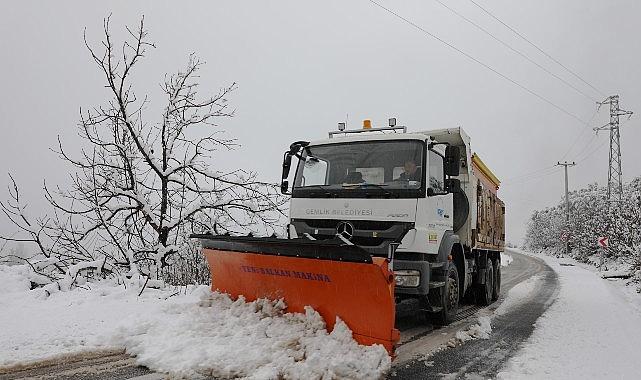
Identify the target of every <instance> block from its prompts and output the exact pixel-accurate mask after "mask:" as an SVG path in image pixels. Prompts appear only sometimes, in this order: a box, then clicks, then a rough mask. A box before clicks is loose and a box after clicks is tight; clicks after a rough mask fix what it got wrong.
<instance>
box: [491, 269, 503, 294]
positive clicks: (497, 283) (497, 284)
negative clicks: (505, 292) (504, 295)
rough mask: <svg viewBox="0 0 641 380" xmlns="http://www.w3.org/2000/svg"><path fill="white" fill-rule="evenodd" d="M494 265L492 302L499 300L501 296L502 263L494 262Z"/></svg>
mask: <svg viewBox="0 0 641 380" xmlns="http://www.w3.org/2000/svg"><path fill="white" fill-rule="evenodd" d="M493 263H494V288H493V289H494V290H493V291H492V301H496V300H497V299H499V295H500V294H501V263H499V261H498V260H493Z"/></svg>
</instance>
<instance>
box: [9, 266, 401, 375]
mask: <svg viewBox="0 0 641 380" xmlns="http://www.w3.org/2000/svg"><path fill="white" fill-rule="evenodd" d="M26 273H27V268H25V267H23V266H13V267H7V266H0V284H1V285H2V289H3V291H2V292H0V326H2V329H0V342H2V346H1V347H0V366H6V365H13V364H17V363H23V362H26V361H33V360H38V359H42V358H47V357H51V356H57V355H61V354H67V353H76V352H81V351H88V350H96V349H108V348H118V347H125V348H126V349H127V352H129V353H131V354H134V355H137V360H138V362H139V363H140V364H142V365H146V366H148V367H150V368H151V369H153V370H156V371H161V372H171V373H173V374H176V375H180V376H184V377H188V378H198V377H201V376H212V375H213V376H220V377H247V378H256V379H268V378H309V379H320V378H352V379H369V378H378V377H381V376H383V375H384V374H385V373H386V372H387V371H388V370H389V368H390V365H391V362H390V358H389V356H388V355H387V351H386V350H385V349H384V348H383V347H382V346H372V347H367V346H360V345H358V344H357V343H356V342H355V341H354V340H353V339H352V335H351V331H350V330H349V328H348V327H347V326H346V325H345V324H344V323H342V322H340V321H339V322H338V323H337V324H336V327H335V328H334V330H333V331H332V332H331V333H328V332H327V331H326V329H325V323H324V322H323V320H322V318H321V317H320V315H319V314H318V313H316V312H315V311H314V310H312V309H308V310H307V311H306V313H305V314H296V313H284V308H285V305H284V304H283V303H282V302H274V301H267V300H257V301H255V302H244V300H242V299H239V300H236V301H233V300H231V299H230V298H229V297H227V296H226V295H224V294H220V293H212V292H211V291H210V290H209V289H208V288H207V287H205V286H200V287H189V288H180V289H165V290H154V289H147V290H145V292H143V294H142V295H141V296H140V297H139V296H138V291H139V289H137V288H129V289H125V287H123V286H122V285H120V286H118V285H115V284H113V283H111V282H109V281H103V282H100V283H95V284H91V285H89V284H87V287H89V289H88V290H84V289H74V290H72V291H69V292H63V293H54V294H52V295H51V296H49V297H45V295H44V292H43V291H41V290H34V291H30V290H29V281H28V280H27V277H26Z"/></svg>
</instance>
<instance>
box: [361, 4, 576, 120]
mask: <svg viewBox="0 0 641 380" xmlns="http://www.w3.org/2000/svg"><path fill="white" fill-rule="evenodd" d="M368 1H369V2H370V3H372V4H374V5H376V6H377V7H379V8H381V9H383V10H384V11H386V12H387V13H389V14H391V15H393V16H394V17H396V18H398V19H399V20H402V21H403V22H405V23H407V24H409V25H411V26H413V27H414V28H416V29H418V30H419V31H421V32H423V33H425V34H426V35H428V36H430V37H432V38H433V39H435V40H437V41H439V42H440V43H442V44H444V45H446V46H448V47H449V48H450V49H452V50H454V51H456V52H457V53H459V54H461V55H463V56H465V57H467V58H468V59H470V60H472V61H474V62H476V63H477V64H479V65H481V66H483V67H485V68H486V69H488V70H490V71H492V72H493V73H494V74H496V75H498V76H500V77H501V78H503V79H505V80H507V81H508V82H510V83H512V84H513V85H515V86H517V87H519V88H521V89H522V90H524V91H526V92H528V93H529V94H531V95H533V96H535V97H537V98H538V99H540V100H542V101H544V102H545V103H547V104H549V105H551V106H552V107H554V108H556V109H557V110H559V111H561V112H563V113H564V114H566V115H568V116H570V117H571V118H573V119H575V120H577V121H579V122H580V123H581V124H586V121H585V120H583V119H581V118H580V117H578V116H577V115H575V114H573V113H572V112H570V111H568V110H566V109H565V108H563V107H561V106H559V105H557V104H556V103H554V102H552V101H551V100H549V99H547V98H545V97H543V96H542V95H540V94H538V93H536V92H534V91H532V90H530V89H529V88H527V87H525V86H524V85H522V84H521V83H519V82H517V81H515V80H514V79H512V78H510V77H508V76H507V75H505V74H503V73H501V72H500V71H498V70H496V69H494V68H493V67H491V66H490V65H488V64H486V63H484V62H482V61H480V60H478V59H477V58H474V57H473V56H472V55H470V54H468V53H466V52H465V51H463V50H461V49H459V48H457V47H456V46H454V45H452V44H451V43H449V42H447V41H445V40H444V39H442V38H440V37H438V36H437V35H435V34H433V33H431V32H429V31H428V30H426V29H424V28H423V27H421V26H419V25H417V24H416V23H414V22H413V21H410V20H408V19H407V18H405V17H403V16H401V15H400V14H398V13H396V12H394V11H393V10H391V9H389V8H386V7H385V6H383V5H382V4H379V3H377V2H376V1H374V0H368Z"/></svg>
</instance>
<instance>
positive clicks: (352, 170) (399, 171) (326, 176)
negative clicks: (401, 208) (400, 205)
mask: <svg viewBox="0 0 641 380" xmlns="http://www.w3.org/2000/svg"><path fill="white" fill-rule="evenodd" d="M424 151H425V144H424V143H423V142H421V141H416V140H394V141H363V142H349V143H338V144H328V145H318V146H310V147H308V148H307V149H306V151H305V156H304V157H305V161H301V162H300V164H299V165H298V169H297V172H296V178H295V180H294V190H296V189H298V190H307V189H309V190H316V191H318V190H319V189H322V190H324V191H333V192H336V191H339V190H341V192H342V190H345V191H347V192H351V190H356V191H358V192H361V193H369V194H371V193H381V192H383V193H387V194H390V193H392V192H395V190H407V189H413V190H414V192H416V190H418V189H422V188H423V182H424V168H423V166H424V165H423V162H424V158H423V157H424ZM352 195H354V194H352Z"/></svg>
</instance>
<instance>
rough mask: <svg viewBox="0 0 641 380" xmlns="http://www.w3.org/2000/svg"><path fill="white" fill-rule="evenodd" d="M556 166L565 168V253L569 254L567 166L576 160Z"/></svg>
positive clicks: (572, 164)
mask: <svg viewBox="0 0 641 380" xmlns="http://www.w3.org/2000/svg"><path fill="white" fill-rule="evenodd" d="M556 165H557V166H563V167H564V169H565V233H566V236H565V254H566V255H568V256H569V255H570V195H569V193H568V166H574V165H576V162H567V161H565V162H557V163H556Z"/></svg>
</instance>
